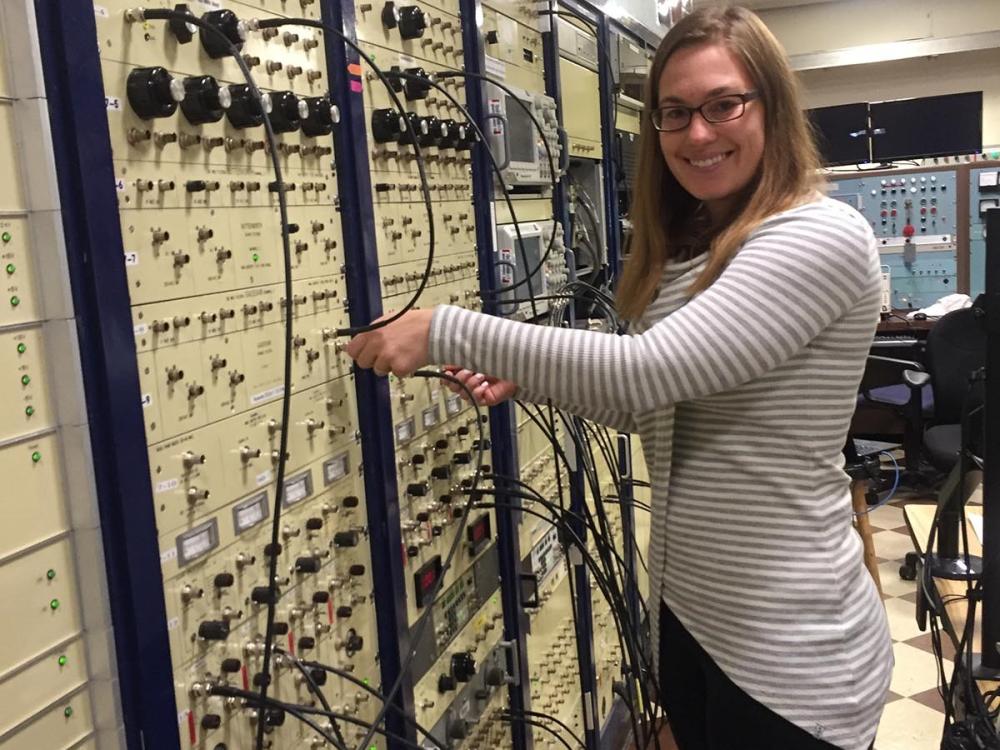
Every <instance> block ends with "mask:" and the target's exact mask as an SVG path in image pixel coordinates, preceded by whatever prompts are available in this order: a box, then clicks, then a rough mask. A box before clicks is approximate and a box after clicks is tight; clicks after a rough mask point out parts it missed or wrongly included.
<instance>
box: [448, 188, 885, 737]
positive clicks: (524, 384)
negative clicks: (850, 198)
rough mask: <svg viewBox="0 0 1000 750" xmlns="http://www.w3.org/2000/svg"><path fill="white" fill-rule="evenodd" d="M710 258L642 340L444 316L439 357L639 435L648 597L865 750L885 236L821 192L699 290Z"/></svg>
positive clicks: (663, 290) (676, 276) (870, 713)
mask: <svg viewBox="0 0 1000 750" xmlns="http://www.w3.org/2000/svg"><path fill="white" fill-rule="evenodd" d="M703 262H704V259H703V258H701V259H694V260H692V261H689V262H687V263H681V264H674V265H669V266H667V268H666V269H665V271H664V276H663V280H662V282H661V284H660V288H659V294H658V296H657V298H656V300H655V301H654V302H653V303H652V304H651V305H650V307H649V308H648V309H647V311H646V313H645V315H644V316H643V319H642V320H641V321H639V325H638V327H637V328H638V331H637V332H636V335H632V336H616V335H612V334H605V333H598V332H593V331H581V330H568V329H556V328H551V327H545V326H533V325H527V324H524V323H518V322H514V321H510V320H504V319H502V318H497V317H491V316H487V315H482V314H479V313H474V312H469V311H467V310H463V309H461V308H457V307H450V306H442V307H438V308H437V309H436V311H435V313H434V317H433V320H432V323H431V336H430V356H431V360H432V361H435V362H442V363H455V364H461V365H462V366H465V367H469V368H472V369H475V370H476V371H479V372H486V373H489V374H491V375H495V376H497V377H501V378H508V379H511V380H513V381H515V382H517V383H518V384H519V386H520V387H521V389H522V390H521V392H520V396H521V397H527V398H528V399H529V400H544V399H545V398H549V399H551V400H552V401H553V403H554V404H555V405H556V406H557V407H559V408H562V409H566V410H568V411H570V412H573V413H575V414H578V415H579V416H582V417H584V418H587V419H591V420H594V421H596V422H599V423H602V424H605V425H608V426H611V427H614V428H617V429H619V430H624V431H630V432H637V433H638V434H639V435H640V436H641V438H642V445H643V450H644V452H645V457H646V463H647V466H648V467H649V471H650V480H651V484H652V488H653V489H652V505H653V513H652V521H651V531H650V545H649V555H648V558H647V561H648V564H649V571H650V600H651V602H653V603H655V602H658V601H659V600H660V598H661V597H662V598H663V600H664V601H665V602H666V603H667V605H668V606H669V607H670V608H671V609H672V610H673V611H674V612H675V613H676V615H677V617H678V618H679V619H680V620H681V622H682V623H683V624H684V626H685V627H686V628H687V629H688V630H689V631H690V632H691V634H692V635H693V636H694V637H695V638H696V639H697V640H698V642H699V643H700V644H701V645H702V646H703V647H704V648H705V650H706V651H707V652H708V653H709V655H710V656H711V657H712V658H713V659H714V660H715V662H716V663H717V664H718V665H719V666H720V667H721V668H722V669H723V671H724V672H725V673H726V674H727V675H728V676H729V677H730V679H732V680H733V681H734V682H735V683H736V684H737V685H738V686H739V687H740V688H742V689H743V690H744V691H745V692H747V693H748V694H749V695H750V696H751V697H753V698H754V699H756V700H757V701H759V702H760V703H763V704H764V705H766V706H768V707H769V708H770V709H772V710H773V711H775V712H776V713H778V714H780V715H781V716H783V717H785V718H786V719H788V720H789V721H791V722H793V723H794V724H796V725H798V726H799V727H801V728H803V729H804V730H806V731H807V732H809V733H811V734H813V735H814V736H817V737H821V738H822V739H823V740H825V741H827V742H829V743H831V744H833V745H835V746H837V747H840V748H844V750H864V749H865V748H867V747H868V746H869V745H870V744H871V742H872V740H873V739H874V736H875V730H876V728H877V725H878V719H879V716H880V715H881V711H882V704H883V700H884V697H885V693H886V691H887V690H888V687H889V680H890V676H891V671H892V649H891V640H890V638H889V631H888V624H887V621H886V616H885V609H884V607H883V605H882V602H881V600H880V598H879V595H878V592H877V590H876V588H875V585H874V583H873V581H872V579H871V577H870V576H869V574H868V572H867V570H866V569H865V567H864V566H863V561H862V550H861V543H860V540H859V538H858V536H857V534H856V533H855V532H854V530H853V527H852V515H851V497H850V487H849V479H848V477H847V475H846V474H845V473H844V471H843V457H842V453H841V451H842V448H843V445H844V439H845V434H846V432H847V428H848V424H849V422H850V419H851V415H852V413H853V410H854V403H855V397H856V394H857V387H858V383H859V381H860V379H861V375H862V372H863V371H864V364H865V356H866V354H867V351H868V348H869V344H870V342H871V338H872V334H873V332H874V328H875V324H876V321H877V318H878V310H879V304H880V281H879V261H878V252H877V250H876V247H875V240H874V236H873V235H872V232H871V229H870V227H869V226H868V224H867V222H866V221H865V220H864V219H863V218H862V217H861V215H860V214H858V213H857V212H855V211H853V210H852V209H850V208H849V207H847V206H846V205H844V204H842V203H839V202H837V201H833V200H830V199H828V198H821V199H817V200H815V201H813V202H811V203H807V204H803V205H800V206H798V207H796V208H793V209H791V210H788V211H785V212H782V213H780V214H776V215H774V216H771V217H769V218H768V219H767V220H766V221H764V222H763V223H762V224H761V225H760V226H759V227H758V228H757V229H756V230H755V231H754V232H753V233H752V234H751V235H750V237H749V238H748V239H747V241H746V242H745V243H744V245H743V247H742V248H741V249H740V251H739V252H738V253H737V254H736V256H735V257H734V258H733V260H732V261H731V263H730V264H729V265H728V267H727V268H726V269H725V271H724V272H723V273H722V274H721V275H720V276H719V278H718V279H717V280H716V281H715V282H714V283H713V284H712V285H711V286H710V287H709V288H708V289H706V290H705V291H703V292H701V293H699V294H697V295H695V296H694V297H689V295H688V294H687V293H686V289H687V288H688V286H689V285H690V283H691V282H692V281H693V280H694V278H695V277H696V276H697V275H698V272H699V271H700V270H701V268H702V263H703ZM649 612H650V616H651V617H652V618H653V643H654V644H656V643H657V642H658V641H657V638H658V628H657V622H656V620H657V619H658V614H659V607H658V606H656V605H655V604H654V605H653V606H650V608H649ZM653 652H654V653H656V648H655V646H654V648H653Z"/></svg>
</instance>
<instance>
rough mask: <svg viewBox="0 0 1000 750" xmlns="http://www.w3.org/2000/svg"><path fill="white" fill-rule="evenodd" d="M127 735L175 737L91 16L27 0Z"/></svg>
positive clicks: (160, 747) (162, 748)
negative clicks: (44, 101)
mask: <svg viewBox="0 0 1000 750" xmlns="http://www.w3.org/2000/svg"><path fill="white" fill-rule="evenodd" d="M35 13H36V19H37V23H38V37H39V42H40V47H41V55H42V66H43V69H44V75H45V87H46V94H47V97H48V104H49V120H50V126H51V128H52V145H53V149H54V151H55V159H56V175H57V180H58V184H59V196H60V203H61V206H62V220H63V232H64V234H65V238H66V253H67V261H68V265H69V274H70V280H71V285H72V290H73V305H74V308H75V312H76V321H77V335H78V337H79V340H80V354H81V363H80V364H81V369H82V371H83V384H84V392H85V397H86V401H87V416H88V418H89V420H90V439H91V444H92V445H93V446H94V459H95V460H94V474H95V476H94V479H95V482H96V485H97V496H98V506H99V509H100V514H101V531H102V536H103V542H104V557H105V562H106V565H107V575H108V592H109V598H110V602H109V603H110V608H111V618H112V623H113V625H114V634H115V651H116V662H117V669H118V678H119V682H120V685H121V700H122V712H123V717H122V718H123V721H124V725H125V736H126V742H127V743H128V746H129V747H130V748H138V747H144V748H146V749H147V750H176V749H177V748H178V747H180V736H179V732H178V726H177V712H176V710H175V702H174V684H173V672H172V667H171V663H170V641H169V638H168V635H167V614H166V606H165V604H164V598H163V582H162V573H161V569H160V558H159V552H158V548H159V545H158V542H157V538H156V518H155V514H154V505H153V496H152V488H151V487H150V483H149V459H148V456H147V453H146V428H145V424H144V422H143V417H142V408H141V405H140V404H141V391H140V388H139V371H138V365H137V363H136V352H135V337H134V334H133V329H132V311H131V309H130V306H129V292H128V279H127V276H126V273H125V264H124V263H123V261H122V254H123V252H124V250H123V244H122V236H121V227H120V224H119V217H118V197H117V194H116V190H115V174H114V169H113V167H112V161H111V159H112V154H111V136H110V133H109V130H108V114H107V108H106V106H105V100H104V84H103V81H102V77H101V61H100V57H99V54H98V47H97V25H96V22H95V19H94V4H93V2H91V0H63V1H62V2H58V3H56V2H52V1H51V0H36V2H35Z"/></svg>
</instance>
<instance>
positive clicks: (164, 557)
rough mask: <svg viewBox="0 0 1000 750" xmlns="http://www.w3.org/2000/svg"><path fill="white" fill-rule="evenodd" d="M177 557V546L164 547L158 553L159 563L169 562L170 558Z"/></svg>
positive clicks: (174, 558)
mask: <svg viewBox="0 0 1000 750" xmlns="http://www.w3.org/2000/svg"><path fill="white" fill-rule="evenodd" d="M176 559H177V548H176V547H171V548H170V549H165V550H163V552H161V553H160V565H163V563H167V562H170V561H171V560H176Z"/></svg>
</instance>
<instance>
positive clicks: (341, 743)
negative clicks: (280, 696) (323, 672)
mask: <svg viewBox="0 0 1000 750" xmlns="http://www.w3.org/2000/svg"><path fill="white" fill-rule="evenodd" d="M275 651H276V652H277V653H279V654H281V655H282V656H283V657H284V658H285V659H288V660H289V661H291V662H292V665H293V666H294V667H295V668H296V669H297V670H299V673H300V674H301V675H302V677H303V678H305V681H306V685H307V686H308V688H309V692H310V693H312V694H313V695H315V696H316V697H317V698H319V703H320V705H321V706H323V708H324V710H326V712H327V713H330V714H332V713H333V709H332V708H331V707H330V703H329V702H328V701H327V699H326V695H324V694H323V691H322V690H320V687H319V685H317V684H316V680H314V679H313V676H312V675H311V674H309V670H308V669H306V668H305V667H304V666H303V664H302V661H301V660H300V659H299V658H298V657H297V656H295V654H292V653H289V652H287V651H284V650H283V649H279V648H275ZM330 724H331V726H332V727H333V734H334V737H335V738H336V740H337V747H341V748H344V750H346V748H347V741H346V740H345V739H344V735H343V734H341V732H340V726H339V725H338V724H337V722H336V721H335V720H331V722H330Z"/></svg>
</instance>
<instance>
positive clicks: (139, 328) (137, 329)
mask: <svg viewBox="0 0 1000 750" xmlns="http://www.w3.org/2000/svg"><path fill="white" fill-rule="evenodd" d="M148 330H149V326H147V325H146V324H145V323H139V324H138V325H135V326H132V333H134V334H135V335H136V336H145V335H146V331H148Z"/></svg>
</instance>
